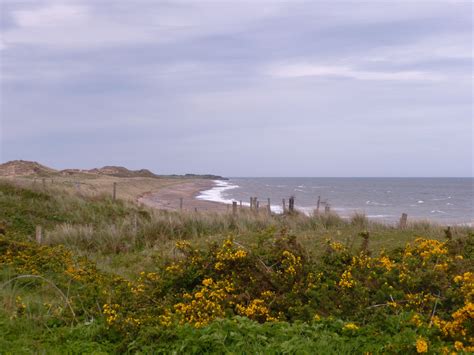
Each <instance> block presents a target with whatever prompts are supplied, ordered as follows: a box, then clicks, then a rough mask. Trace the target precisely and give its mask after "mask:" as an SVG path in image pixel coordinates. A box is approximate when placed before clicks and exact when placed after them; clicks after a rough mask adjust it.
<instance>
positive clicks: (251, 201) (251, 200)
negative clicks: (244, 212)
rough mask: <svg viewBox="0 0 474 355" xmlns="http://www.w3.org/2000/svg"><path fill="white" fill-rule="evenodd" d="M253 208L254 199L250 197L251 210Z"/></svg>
mask: <svg viewBox="0 0 474 355" xmlns="http://www.w3.org/2000/svg"><path fill="white" fill-rule="evenodd" d="M252 208H253V197H250V209H252Z"/></svg>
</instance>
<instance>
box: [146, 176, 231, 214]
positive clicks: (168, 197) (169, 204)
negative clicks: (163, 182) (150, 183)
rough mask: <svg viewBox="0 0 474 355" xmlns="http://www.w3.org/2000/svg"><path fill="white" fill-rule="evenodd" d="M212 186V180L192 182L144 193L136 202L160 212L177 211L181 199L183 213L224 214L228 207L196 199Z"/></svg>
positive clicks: (213, 184)
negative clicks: (207, 212) (208, 212)
mask: <svg viewBox="0 0 474 355" xmlns="http://www.w3.org/2000/svg"><path fill="white" fill-rule="evenodd" d="M214 186H215V183H214V181H213V180H204V179H203V180H192V181H189V182H183V183H180V184H175V185H172V186H168V187H163V188H161V189H159V190H158V191H152V192H148V193H145V194H143V195H142V196H141V197H139V198H138V202H139V203H142V204H144V205H146V206H149V207H153V208H157V209H162V210H179V208H180V199H181V198H182V199H183V210H185V211H196V210H197V211H211V212H225V211H227V209H228V208H229V207H228V205H226V204H224V203H219V202H212V201H202V200H198V199H196V197H197V196H198V195H199V194H200V192H201V191H204V190H209V189H211V188H213V187H214Z"/></svg>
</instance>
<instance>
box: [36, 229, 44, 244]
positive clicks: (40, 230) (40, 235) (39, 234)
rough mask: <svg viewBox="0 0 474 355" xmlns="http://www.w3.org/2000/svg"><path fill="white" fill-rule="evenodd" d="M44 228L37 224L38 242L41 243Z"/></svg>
mask: <svg viewBox="0 0 474 355" xmlns="http://www.w3.org/2000/svg"><path fill="white" fill-rule="evenodd" d="M42 234H43V233H42V228H41V226H36V243H38V244H41V241H42V239H43V235H42Z"/></svg>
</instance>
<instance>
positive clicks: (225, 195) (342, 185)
mask: <svg viewBox="0 0 474 355" xmlns="http://www.w3.org/2000/svg"><path fill="white" fill-rule="evenodd" d="M251 196H255V197H258V200H259V201H260V204H261V205H266V204H267V199H268V198H270V202H271V208H272V211H274V212H277V213H279V212H281V211H282V199H285V200H286V201H287V202H286V203H288V198H289V197H290V196H294V197H295V207H296V208H297V209H299V210H300V211H302V212H304V213H306V214H311V213H312V212H313V211H314V209H315V208H316V204H317V201H318V197H319V196H320V199H321V201H322V202H326V203H327V204H329V205H330V208H331V211H334V212H336V213H338V214H339V215H340V216H342V217H350V216H351V215H353V214H354V213H356V212H359V213H365V214H366V215H367V216H368V217H369V218H370V219H373V220H378V221H381V222H385V223H393V222H397V221H398V220H399V219H400V216H401V214H402V213H407V214H408V218H409V219H416V220H430V221H433V222H438V223H441V224H469V225H473V222H474V209H473V202H474V179H473V178H231V179H230V180H229V181H216V186H215V187H214V188H213V189H211V190H207V191H203V192H202V193H201V194H200V195H199V196H198V198H199V199H202V200H209V201H217V202H223V203H232V201H238V202H240V201H242V202H243V204H244V205H247V206H248V205H249V204H250V203H249V202H250V197H251ZM324 206H325V205H324V204H322V205H321V207H320V210H321V211H324Z"/></svg>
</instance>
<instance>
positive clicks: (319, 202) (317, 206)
mask: <svg viewBox="0 0 474 355" xmlns="http://www.w3.org/2000/svg"><path fill="white" fill-rule="evenodd" d="M320 205H321V196H318V203H317V204H316V214H319V206H320Z"/></svg>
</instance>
